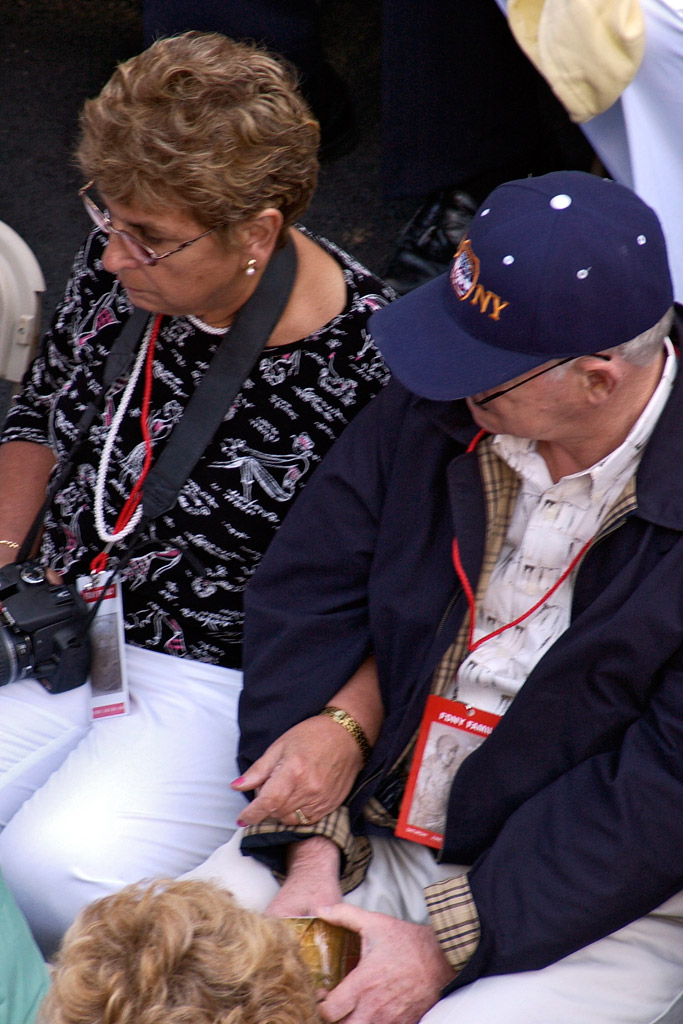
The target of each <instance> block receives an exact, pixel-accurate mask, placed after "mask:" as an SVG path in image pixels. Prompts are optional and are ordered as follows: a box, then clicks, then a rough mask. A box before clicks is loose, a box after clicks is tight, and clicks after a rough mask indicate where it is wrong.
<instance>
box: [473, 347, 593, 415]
mask: <svg viewBox="0 0 683 1024" xmlns="http://www.w3.org/2000/svg"><path fill="white" fill-rule="evenodd" d="M591 355H592V358H593V359H604V361H605V362H606V363H609V362H610V360H611V359H612V357H611V356H605V355H601V354H600V353H599V352H593V353H591ZM579 358H580V356H567V358H566V359H558V361H557V362H556V363H553V365H552V366H545V367H544V368H543V369H542V370H539V371H538V373H532V374H531V376H530V377H525V378H524V380H518V381H517V383H516V384H510V385H509V387H507V388H501V389H500V391H494V392H493V394H491V395H487V396H486V398H482V399H481V401H479V402H474V404H475V405H479V406H481V405H487V404H488V402H492V401H493V400H494V398H500V396H501V395H507V393H508V391H514V390H515V388H521V386H522V384H528V383H529V381H530V380H536V378H537V377H542V376H543V374H544V373H548V371H549V370H556V369H557V367H558V366H564V364H565V363H572V362H573V361H574V360H575V359H579ZM473 401H474V399H473Z"/></svg>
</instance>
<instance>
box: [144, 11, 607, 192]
mask: <svg viewBox="0 0 683 1024" xmlns="http://www.w3.org/2000/svg"><path fill="white" fill-rule="evenodd" d="M321 9H322V10H323V12H324V4H323V5H319V4H318V3H316V2H315V0H191V2H188V0H144V3H143V12H144V26H145V38H146V41H147V43H149V42H151V41H152V39H153V38H154V37H155V36H156V35H159V34H161V35H169V34H171V33H174V32H181V31H184V30H186V29H189V28H196V29H201V30H205V31H218V32H223V33H225V35H228V36H231V37H233V38H241V39H244V38H247V39H256V40H257V41H259V42H263V43H265V44H266V45H267V46H268V47H269V48H271V49H273V50H276V51H278V52H279V53H282V54H283V55H284V56H286V57H287V58H288V59H289V60H292V61H293V62H294V63H295V64H297V66H298V67H299V68H300V70H301V72H302V74H303V75H304V76H305V80H306V84H308V85H310V84H314V83H315V80H316V77H317V75H318V74H319V68H320V64H321V63H322V62H323V60H324V53H323V48H322V44H321V40H320V26H319V12H320V10H321ZM381 79H382V126H381V131H382V180H383V186H384V192H385V194H386V196H387V197H390V198H394V197H396V198H399V197H404V196H415V197H417V198H419V197H422V196H424V195H426V194H427V193H429V192H432V191H434V190H435V189H440V188H450V187H453V186H461V187H463V188H465V189H466V190H468V191H471V192H473V194H474V195H475V198H476V199H477V200H479V199H483V198H484V196H485V195H487V193H488V192H489V191H490V190H491V189H492V188H493V187H494V186H495V185H497V184H498V183H499V182H500V181H504V180H507V179H509V178H515V177H524V176H526V175H528V174H542V173H544V172H546V171H550V170H556V169H559V168H576V167H580V168H582V169H586V168H587V167H588V166H589V164H590V159H591V153H590V148H589V146H588V145H587V143H586V142H585V140H584V138H583V135H582V134H581V132H580V131H579V129H578V128H576V126H575V125H572V124H571V123H570V122H569V119H568V118H567V115H566V114H565V112H564V110H563V109H562V107H561V106H560V104H559V103H558V101H557V100H555V98H554V97H553V95H552V93H551V92H550V89H549V88H548V86H547V85H546V83H545V81H544V80H543V79H542V78H541V76H540V75H539V74H538V72H537V71H536V70H535V68H534V67H533V66H532V65H531V64H530V62H529V61H528V60H527V59H526V57H525V56H524V54H523V53H522V52H521V50H520V49H519V47H518V46H517V44H516V43H515V41H514V39H513V38H512V36H511V34H510V31H509V29H508V25H507V21H506V19H505V18H504V17H503V15H502V14H501V12H500V11H499V9H498V7H497V5H496V3H495V0H382V69H381Z"/></svg>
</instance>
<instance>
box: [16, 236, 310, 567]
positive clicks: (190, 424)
mask: <svg viewBox="0 0 683 1024" xmlns="http://www.w3.org/2000/svg"><path fill="white" fill-rule="evenodd" d="M296 267H297V256H296V249H295V248H294V243H293V242H292V240H291V238H289V239H288V240H287V243H286V245H285V246H284V248H282V249H278V250H277V251H276V252H275V253H274V254H273V256H272V257H271V259H270V260H269V262H268V264H267V266H266V268H265V270H264V272H263V275H262V277H261V280H260V282H259V285H258V288H257V289H256V291H255V292H254V293H253V295H251V296H250V298H249V299H248V301H247V302H246V303H245V304H244V306H242V308H241V309H240V310H239V311H238V313H237V315H236V317H235V320H234V322H233V324H232V326H231V328H230V330H229V331H228V332H227V334H225V335H224V336H223V338H222V340H221V343H220V345H219V347H218V348H217V350H216V352H215V354H214V356H213V359H212V360H211V365H210V366H209V369H208V371H207V373H206V374H205V375H204V378H203V379H202V381H201V382H200V384H199V386H198V387H197V389H196V390H195V392H194V394H193V395H192V398H191V399H190V402H189V403H188V406H187V408H186V409H185V412H184V413H183V416H182V418H181V419H180V420H179V422H178V423H177V424H176V426H175V427H174V429H173V431H172V432H171V436H170V437H169V439H168V442H167V443H166V445H165V447H164V450H163V451H162V453H161V455H160V456H159V458H158V460H157V461H156V462H155V464H154V465H153V467H152V469H151V470H150V473H149V476H148V477H147V480H146V481H145V484H144V487H143V492H142V508H143V515H142V518H141V520H140V522H139V523H138V525H137V527H136V530H135V532H134V533H133V534H132V535H131V538H130V543H129V544H128V545H127V550H126V552H125V553H124V554H123V556H122V559H121V560H120V562H119V568H123V566H124V565H126V564H127V563H128V561H129V559H130V557H131V555H132V554H133V551H134V549H135V544H136V542H137V540H138V539H139V537H140V534H141V532H142V530H143V529H144V528H145V527H146V526H147V525H148V523H149V522H150V521H151V520H152V519H155V518H156V517H157V516H160V515H162V514H163V513H164V512H168V511H169V509H171V508H172V507H173V505H174V504H175V502H176V500H177V497H178V494H179V493H180V491H181V489H182V488H183V486H184V484H185V482H186V481H187V479H188V477H189V475H190V473H191V472H192V470H193V468H194V466H195V464H196V463H197V461H198V460H199V459H200V457H201V455H202V454H203V452H204V451H205V449H206V447H207V445H208V444H209V442H210V440H211V438H212V437H213V435H214V434H215V432H216V430H217V429H218V427H219V425H220V423H221V422H222V420H223V418H224V417H225V415H226V413H227V412H228V410H229V409H230V407H231V405H232V403H233V401H234V399H235V396H236V395H237V392H238V391H239V389H240V387H241V386H242V384H243V382H244V380H245V379H246V377H247V376H248V375H249V372H250V371H251V369H252V368H253V366H254V364H255V363H256V360H257V358H258V356H259V354H260V353H261V352H262V350H263V348H264V347H265V345H266V343H267V341H268V338H269V337H270V335H271V333H272V331H273V329H274V327H275V325H276V324H277V322H278V320H279V319H280V317H281V315H282V312H283V310H284V308H285V306H286V305H287V301H288V299H289V296H290V294H291V290H292V285H293V283H294V278H295V276H296ZM148 320H149V313H148V312H146V311H145V310H141V309H137V308H136V309H135V310H134V312H133V314H132V315H131V317H130V319H129V320H128V321H127V322H126V324H125V325H124V327H123V329H122V330H121V333H120V335H119V336H118V338H117V340H116V342H115V343H114V345H113V346H112V350H111V352H110V353H109V356H108V357H107V362H106V364H105V371H104V387H103V390H102V395H101V400H100V401H99V402H91V403H90V404H89V405H88V406H87V407H86V408H85V410H84V411H83V414H82V416H81V418H80V420H79V421H78V424H77V425H76V438H75V440H74V443H73V445H72V446H71V448H70V449H69V452H68V454H67V456H66V458H65V460H64V463H63V464H62V466H61V467H60V469H59V472H58V473H57V474H56V476H55V477H53V479H52V482H51V485H50V488H49V490H48V494H47V497H46V499H45V502H44V503H43V505H42V507H41V509H40V511H39V512H38V515H37V516H36V518H35V519H34V521H33V523H32V524H31V527H30V529H29V531H28V533H27V534H26V537H25V538H24V541H23V543H22V545H21V548H20V550H19V553H18V555H17V562H21V561H25V560H26V559H27V558H28V557H29V555H30V553H31V551H32V549H33V546H34V544H35V541H36V539H37V537H38V534H39V531H40V528H41V526H42V523H43V519H44V517H45V513H46V511H47V509H48V507H49V505H50V504H51V502H52V500H53V498H54V496H55V494H56V493H57V491H58V490H59V489H60V488H61V487H62V486H63V484H64V483H65V482H66V480H67V479H68V477H69V476H70V474H71V473H72V472H73V468H74V463H75V460H76V456H77V455H78V453H79V451H80V450H81V447H82V446H83V444H84V442H85V440H86V437H87V434H88V431H89V430H90V427H91V425H92V423H93V420H94V419H95V417H96V416H97V415H98V414H99V412H100V409H101V405H102V403H103V400H104V395H105V393H106V391H107V390H108V388H109V386H110V385H111V384H112V383H113V381H114V380H116V379H117V378H118V377H120V376H121V375H122V374H124V373H125V372H126V370H127V369H128V367H129V366H130V364H131V362H132V360H133V356H134V353H135V351H136V349H137V348H138V344H139V341H140V338H141V336H142V334H143V332H144V330H145V327H146V324H147V322H148Z"/></svg>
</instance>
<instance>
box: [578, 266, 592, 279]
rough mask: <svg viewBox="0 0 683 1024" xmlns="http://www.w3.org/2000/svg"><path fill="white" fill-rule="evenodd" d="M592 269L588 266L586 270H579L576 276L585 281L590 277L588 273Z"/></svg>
mask: <svg viewBox="0 0 683 1024" xmlns="http://www.w3.org/2000/svg"><path fill="white" fill-rule="evenodd" d="M590 269H591V268H590V267H588V268H585V269H584V270H577V272H576V276H577V277H578V279H579V281H585V280H586V278H587V277H588V273H589V271H590Z"/></svg>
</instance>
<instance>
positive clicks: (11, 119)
mask: <svg viewBox="0 0 683 1024" xmlns="http://www.w3.org/2000/svg"><path fill="white" fill-rule="evenodd" d="M324 12H325V13H324V31H325V43H326V49H327V52H328V56H329V59H330V61H331V62H332V63H333V64H334V66H335V67H336V68H337V70H338V71H340V72H341V74H342V75H343V77H344V78H345V79H346V80H347V82H348V85H349V89H350V91H351V94H352V97H353V100H354V102H355V105H356V108H357V113H358V120H359V126H360V132H361V137H360V142H359V144H358V146H357V147H356V148H355V149H354V151H353V152H351V153H350V154H348V155H346V156H343V157H341V158H339V159H338V160H337V161H335V162H334V163H331V164H328V165H326V166H324V167H323V168H322V171H321V175H320V184H319V187H318V192H317V194H316V196H315V198H314V200H313V203H312V205H311V207H310V210H309V211H308V213H307V215H306V216H305V217H304V218H302V219H303V221H304V222H305V223H306V224H307V225H308V226H309V227H310V228H312V229H313V230H314V231H318V232H320V233H321V234H324V235H326V236H328V237H329V238H331V239H333V240H334V241H336V242H338V243H339V244H341V245H343V246H344V247H346V248H348V249H350V250H351V251H352V252H353V253H354V255H356V256H357V257H358V258H359V259H360V260H361V261H362V262H364V263H365V264H366V265H367V266H369V267H370V268H371V269H372V270H374V271H376V272H378V273H382V272H383V270H384V269H385V265H386V262H387V260H388V257H389V255H390V252H391V250H392V248H393V244H394V241H395V238H396V235H397V233H398V231H399V230H400V228H401V226H402V224H403V223H404V221H405V220H406V219H407V218H408V217H409V216H410V214H411V212H412V210H413V207H414V205H415V204H414V203H413V202H412V201H410V200H401V201H392V202H391V203H390V204H389V203H385V202H384V201H383V199H382V196H381V191H380V174H379V158H380V139H379V38H380V3H379V0H326V2H325V6H324ZM142 46H143V42H142V19H141V9H140V2H139V0H0V220H2V221H4V222H5V223H7V224H9V226H10V227H12V228H14V230H15V231H17V232H18V233H19V234H20V235H21V236H22V237H23V238H24V239H25V240H26V242H27V243H28V244H29V246H30V247H31V249H32V250H33V252H34V253H35V255H36V257H37V259H38V262H39V263H40V265H41V268H42V271H43V274H44V276H45V279H46V293H45V298H44V304H43V320H44V322H45V321H46V320H47V319H48V317H49V316H50V314H51V312H52V310H53V308H54V305H55V303H56V302H57V301H58V300H59V298H60V297H61V294H62V291H63V288H64V285H65V283H66V279H67V276H68V273H69V268H70V266H71V260H72V257H73V255H74V253H75V252H76V249H77V248H78V246H79V245H80V243H81V241H82V240H83V238H84V237H85V234H86V232H87V230H88V227H89V223H88V220H87V217H86V215H85V213H84V211H83V208H82V204H81V202H80V200H79V199H78V198H77V196H76V191H77V189H78V188H79V187H80V185H81V184H82V182H81V180H80V177H79V174H78V171H77V170H75V168H74V166H73V164H72V158H71V154H72V151H73V148H74V144H75V139H76V132H77V116H78V111H79V109H80V106H81V104H82V102H83V100H84V99H85V98H86V97H88V96H91V95H94V94H95V93H97V92H98V91H99V89H100V88H101V86H102V85H103V84H104V82H106V80H107V79H108V77H109V75H110V74H111V71H112V69H113V68H114V66H115V64H116V63H117V62H118V61H120V60H125V59H126V58H127V57H129V56H131V55H132V54H134V53H137V52H139V50H140V49H142Z"/></svg>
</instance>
